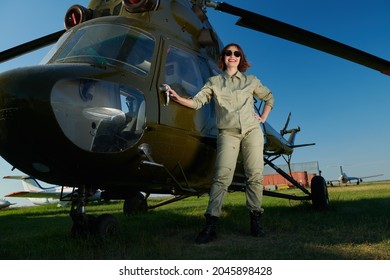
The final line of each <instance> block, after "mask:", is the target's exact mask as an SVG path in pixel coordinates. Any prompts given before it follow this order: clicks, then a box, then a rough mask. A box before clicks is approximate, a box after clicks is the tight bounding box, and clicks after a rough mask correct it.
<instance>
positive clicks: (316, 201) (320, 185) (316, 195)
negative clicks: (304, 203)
mask: <svg viewBox="0 0 390 280" xmlns="http://www.w3.org/2000/svg"><path fill="white" fill-rule="evenodd" d="M311 199H312V202H313V208H314V209H315V210H326V209H328V207H329V196H328V188H327V186H326V181H325V179H324V178H323V177H321V176H314V177H313V179H312V180H311Z"/></svg>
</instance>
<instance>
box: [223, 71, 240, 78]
mask: <svg viewBox="0 0 390 280" xmlns="http://www.w3.org/2000/svg"><path fill="white" fill-rule="evenodd" d="M223 77H224V78H225V79H227V78H233V77H237V78H239V79H242V78H243V77H244V74H243V73H241V72H240V71H237V73H236V74H235V75H234V76H230V75H229V74H228V73H227V72H226V71H224V72H223Z"/></svg>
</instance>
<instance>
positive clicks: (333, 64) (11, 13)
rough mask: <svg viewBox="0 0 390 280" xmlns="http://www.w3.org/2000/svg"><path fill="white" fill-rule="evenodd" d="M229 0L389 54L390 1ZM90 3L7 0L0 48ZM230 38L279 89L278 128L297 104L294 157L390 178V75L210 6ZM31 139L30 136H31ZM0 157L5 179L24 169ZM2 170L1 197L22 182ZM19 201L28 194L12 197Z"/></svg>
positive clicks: (28, 61) (22, 62)
mask: <svg viewBox="0 0 390 280" xmlns="http://www.w3.org/2000/svg"><path fill="white" fill-rule="evenodd" d="M226 2H227V3H229V4H231V5H234V6H239V7H241V8H244V9H248V10H251V11H253V12H257V13H260V14H263V15H265V16H268V17H271V18H274V19H278V20H280V21H283V22H286V23H289V24H292V25H295V26H298V27H301V28H304V29H307V30H310V31H312V32H316V33H319V34H321V35H323V36H326V37H329V38H331V39H334V40H337V41H340V42H342V43H345V44H347V45H351V46H353V47H355V48H358V49H361V50H363V51H366V52H369V53H371V54H374V55H377V56H379V57H382V58H384V59H387V60H390V37H389V34H390V23H389V21H388V14H389V11H390V1H387V0H372V1H355V0H344V1H337V0H328V1H322V0H312V1H306V0H294V1H285V0H272V1H271V0H261V1H260V0H246V1H242V0H241V1H239V0H229V1H226ZM88 3H89V1H86V0H79V1H77V2H73V1H55V2H54V1H49V0H41V1H25V2H24V3H23V5H22V7H21V6H20V4H19V3H18V2H15V1H1V3H0V10H1V11H2V17H1V18H0V34H1V40H0V50H1V51H2V50H6V49H8V48H11V47H13V46H15V45H18V44H21V43H24V42H27V41H30V40H33V39H36V38H38V37H41V36H44V35H47V34H49V33H52V32H55V31H58V30H60V29H63V19H64V15H65V12H66V11H67V9H68V8H69V7H70V6H71V5H73V4H80V5H83V6H88ZM208 16H209V19H210V21H211V23H212V24H213V26H214V28H215V29H216V30H217V32H218V34H219V35H220V37H221V39H222V41H223V43H224V44H227V43H230V42H236V43H238V44H240V45H241V46H242V48H243V49H244V51H245V53H246V55H247V58H248V59H249V61H250V62H251V64H252V67H251V68H250V69H249V71H248V72H249V73H251V74H255V75H257V76H258V77H259V78H260V79H261V81H262V82H263V84H265V85H267V86H268V87H269V88H270V89H271V90H272V91H273V93H274V95H275V99H276V103H275V108H274V110H273V111H272V112H271V115H270V117H269V119H268V122H269V123H270V124H271V125H272V126H273V127H274V128H275V129H276V130H279V129H281V128H282V127H283V125H284V122H285V120H286V118H287V115H288V113H289V112H292V120H291V122H290V126H291V127H295V126H297V125H299V126H300V127H301V132H300V133H299V134H298V136H297V139H296V142H297V144H300V143H312V142H315V143H316V145H315V146H311V147H306V148H300V149H296V150H295V153H294V156H293V162H308V161H318V162H319V166H320V169H321V170H322V172H323V173H322V174H323V176H324V177H325V179H327V180H328V179H336V178H337V177H338V175H339V165H343V166H344V171H345V172H346V173H347V174H348V175H350V176H366V175H371V174H378V173H383V174H384V176H382V179H390V168H389V167H390V146H389V144H388V142H389V140H388V139H390V129H389V126H390V125H389V121H390V116H389V109H388V108H389V105H390V94H389V93H390V76H386V75H384V74H381V73H379V72H377V71H375V70H372V69H369V68H366V67H364V66H360V65H358V64H355V63H352V62H349V61H346V60H343V59H340V58H337V57H334V56H331V55H328V54H325V53H322V52H319V51H316V50H312V49H309V48H307V47H304V46H301V45H298V44H295V43H291V42H288V41H285V40H283V39H279V38H276V37H272V36H270V35H266V34H262V33H259V32H256V31H252V30H249V29H245V28H242V27H239V26H235V25H234V23H235V22H236V20H237V18H236V17H234V16H231V15H227V14H224V13H221V12H218V11H213V10H210V9H209V10H208ZM49 49H50V48H45V49H42V50H40V51H36V52H34V53H31V54H28V55H25V56H22V57H19V58H17V59H14V60H12V61H10V62H5V63H2V64H0V72H3V71H5V70H8V69H12V68H16V67H21V66H26V65H35V64H38V63H39V62H40V60H41V59H42V58H43V56H44V55H45V54H46V53H47V52H48V50H49ZM24 137H28V136H24ZM17 173H18V172H17V171H11V166H10V165H9V164H8V163H6V162H5V161H4V160H3V159H2V158H0V177H1V178H2V177H3V176H5V175H17ZM1 178H0V198H2V197H3V196H4V194H6V193H9V192H12V191H16V190H18V189H20V188H21V185H20V184H19V183H18V182H16V181H12V180H11V181H6V180H3V179H1ZM9 200H10V201H12V202H17V203H18V204H21V203H22V201H21V199H16V200H13V199H9Z"/></svg>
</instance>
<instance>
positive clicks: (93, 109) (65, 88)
mask: <svg viewBox="0 0 390 280" xmlns="http://www.w3.org/2000/svg"><path fill="white" fill-rule="evenodd" d="M51 106H52V108H53V112H54V114H55V117H56V120H57V122H58V124H59V126H60V128H61V129H62V131H63V133H64V134H65V135H66V136H67V137H68V139H69V140H70V141H71V142H73V143H74V144H75V145H76V146H78V147H79V148H81V149H83V150H86V151H91V152H99V153H116V152H121V151H124V150H126V149H128V148H130V147H132V146H134V145H135V144H136V143H137V142H138V140H139V139H140V138H141V136H142V135H143V132H144V127H145V122H146V115H145V99H144V95H143V94H142V93H141V92H140V91H139V90H137V89H135V88H132V87H125V86H121V85H118V84H115V83H109V82H105V81H97V80H87V79H73V80H61V81H59V82H57V84H56V85H55V86H54V88H53V90H52V93H51Z"/></svg>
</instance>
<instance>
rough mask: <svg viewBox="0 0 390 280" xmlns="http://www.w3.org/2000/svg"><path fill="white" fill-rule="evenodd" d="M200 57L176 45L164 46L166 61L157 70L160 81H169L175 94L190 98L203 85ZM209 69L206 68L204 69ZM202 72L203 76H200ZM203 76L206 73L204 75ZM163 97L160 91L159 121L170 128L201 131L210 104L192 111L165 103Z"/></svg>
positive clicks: (205, 122)
mask: <svg viewBox="0 0 390 280" xmlns="http://www.w3.org/2000/svg"><path fill="white" fill-rule="evenodd" d="M201 60H203V59H202V58H201V57H199V56H198V55H196V54H195V53H193V52H190V51H186V50H183V49H180V48H178V47H176V46H168V48H166V60H165V64H163V69H161V73H162V75H161V81H160V84H163V83H166V84H169V85H170V86H171V87H172V88H173V89H174V90H175V91H176V92H177V93H178V94H179V95H181V96H183V97H185V98H191V97H193V96H195V94H196V93H197V92H198V91H199V90H200V89H201V88H202V86H203V85H204V82H205V81H204V79H203V77H204V76H205V75H204V73H201V71H204V70H205V69H203V68H204V67H203V68H202V65H206V63H203V62H202V61H201ZM206 71H207V72H209V70H208V69H206ZM202 74H203V75H202ZM206 76H207V77H209V76H210V73H207V74H206ZM165 102H166V100H165V96H164V95H163V94H160V112H161V116H160V122H161V124H164V125H168V126H171V127H175V128H179V129H186V130H190V131H198V132H202V131H204V129H205V128H206V126H207V120H208V119H209V118H210V115H211V113H210V111H211V110H210V105H206V106H204V107H203V108H202V109H201V110H198V111H195V110H192V109H190V108H186V107H184V106H181V105H179V104H177V103H175V102H170V103H169V105H168V106H164V105H165Z"/></svg>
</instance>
